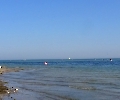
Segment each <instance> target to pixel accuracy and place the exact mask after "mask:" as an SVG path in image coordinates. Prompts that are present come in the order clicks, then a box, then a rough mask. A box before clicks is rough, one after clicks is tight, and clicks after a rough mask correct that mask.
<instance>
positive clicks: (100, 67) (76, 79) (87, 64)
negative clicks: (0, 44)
mask: <svg viewBox="0 0 120 100" xmlns="http://www.w3.org/2000/svg"><path fill="white" fill-rule="evenodd" d="M45 61H47V62H48V65H44V62H45ZM0 65H3V66H7V67H15V68H16V67H20V68H24V70H22V71H20V72H11V73H6V74H3V75H2V76H0V78H1V79H3V80H4V81H6V82H8V84H7V86H9V87H15V88H18V89H19V91H18V92H17V93H14V94H10V95H9V96H5V97H4V98H3V100H10V99H11V97H12V99H15V100H27V99H29V100H120V59H113V61H110V60H109V59H70V60H65V59H63V60H62V59H58V60H55V59H53V60H52V59H51V60H47V59H46V60H11V61H9V60H6V61H2V60H1V61H0Z"/></svg>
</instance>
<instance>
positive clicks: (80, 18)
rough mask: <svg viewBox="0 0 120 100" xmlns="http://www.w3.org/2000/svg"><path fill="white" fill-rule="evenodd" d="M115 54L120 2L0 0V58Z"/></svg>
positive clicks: (119, 46) (119, 45) (119, 47)
mask: <svg viewBox="0 0 120 100" xmlns="http://www.w3.org/2000/svg"><path fill="white" fill-rule="evenodd" d="M69 57H70V58H72V59H81V58H120V0H0V59H1V60H2V59H5V60H6V59H68V58H69Z"/></svg>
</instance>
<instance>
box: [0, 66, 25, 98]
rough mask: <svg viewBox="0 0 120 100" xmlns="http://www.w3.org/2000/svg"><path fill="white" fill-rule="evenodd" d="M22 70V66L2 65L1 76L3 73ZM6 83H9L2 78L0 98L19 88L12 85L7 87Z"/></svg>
mask: <svg viewBox="0 0 120 100" xmlns="http://www.w3.org/2000/svg"><path fill="white" fill-rule="evenodd" d="M20 70H23V69H22V68H8V67H6V66H0V77H2V74H4V73H9V72H19V71H20ZM6 84H9V83H7V82H5V81H4V80H1V79H0V100H1V99H2V98H3V97H4V96H7V95H9V94H10V93H15V92H16V91H17V90H18V89H14V88H13V87H12V89H11V88H10V87H7V86H6Z"/></svg>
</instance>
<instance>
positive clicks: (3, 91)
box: [0, 81, 8, 94]
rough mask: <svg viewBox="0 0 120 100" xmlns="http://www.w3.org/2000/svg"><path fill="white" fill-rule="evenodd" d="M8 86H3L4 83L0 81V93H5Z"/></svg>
mask: <svg viewBox="0 0 120 100" xmlns="http://www.w3.org/2000/svg"><path fill="white" fill-rule="evenodd" d="M7 89H8V88H7V87H6V86H5V83H4V82H2V81H0V94H4V93H6V92H7V91H6V90H7Z"/></svg>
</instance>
